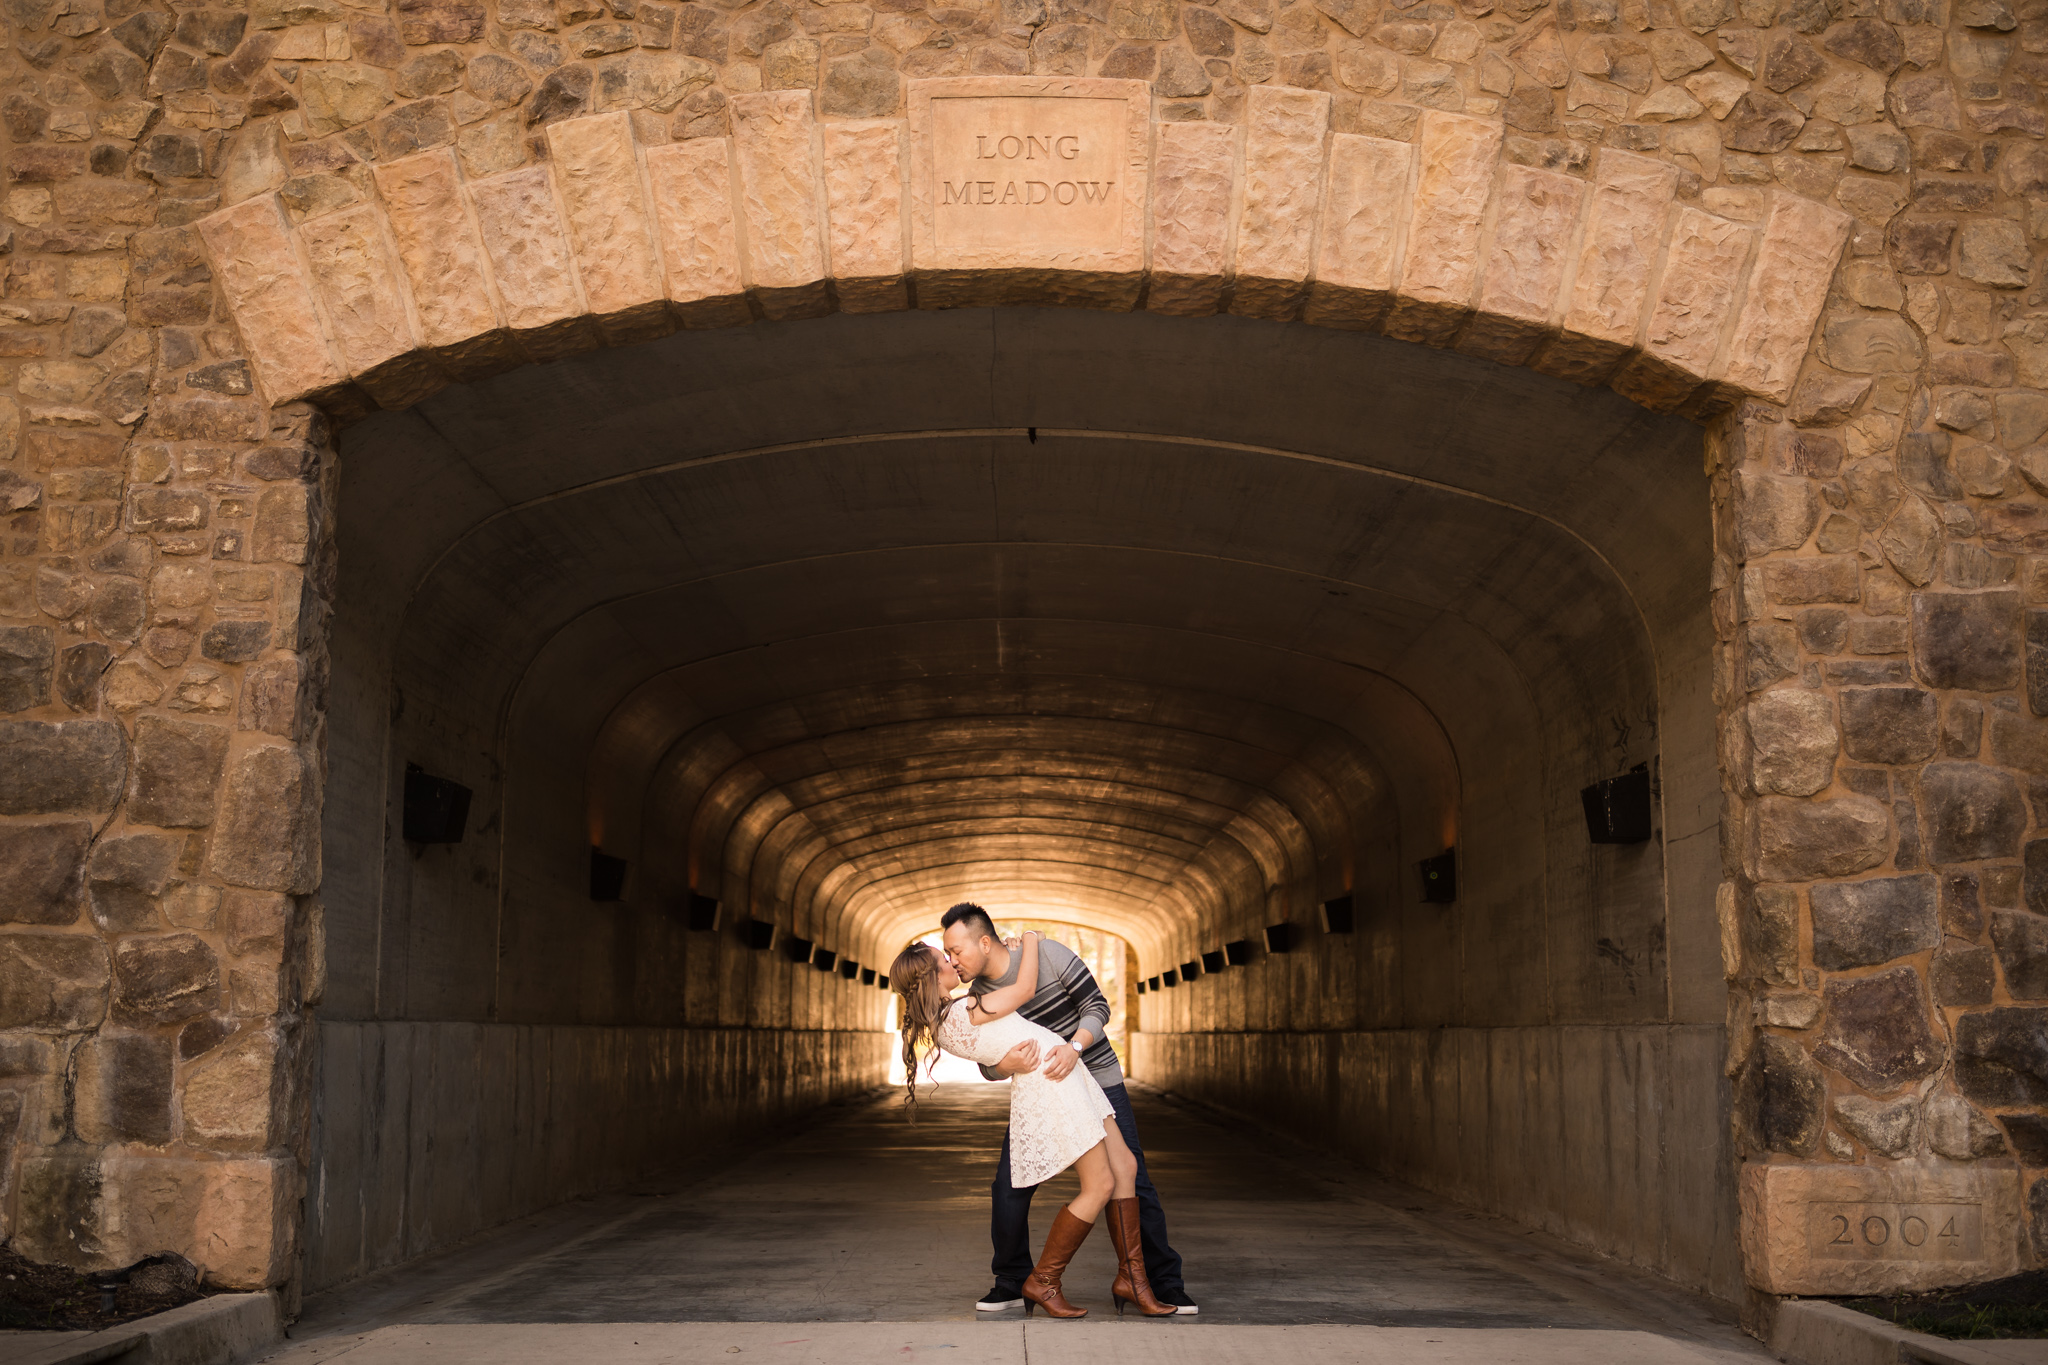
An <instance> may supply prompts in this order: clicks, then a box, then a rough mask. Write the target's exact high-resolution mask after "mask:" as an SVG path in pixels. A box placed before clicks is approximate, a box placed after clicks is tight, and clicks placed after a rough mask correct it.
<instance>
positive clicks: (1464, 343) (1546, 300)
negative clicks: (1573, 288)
mask: <svg viewBox="0 0 2048 1365" xmlns="http://www.w3.org/2000/svg"><path fill="white" fill-rule="evenodd" d="M1584 199H1585V185H1584V184H1583V183H1582V182H1581V181H1579V180H1577V179H1576V178H1574V177H1572V176H1569V175H1565V174H1563V173H1561V172H1558V171H1538V170H1532V169H1530V168H1529V167H1527V166H1503V167H1502V168H1501V173H1500V189H1499V194H1498V202H1499V204H1500V211H1499V213H1498V214H1497V215H1496V217H1495V220H1494V226H1493V241H1492V243H1491V244H1490V245H1489V246H1488V247H1487V250H1486V275H1485V278H1484V279H1483V280H1482V281H1481V282H1480V286H1479V312H1478V314H1477V315H1476V316H1475V317H1474V318H1473V319H1472V321H1471V322H1470V323H1469V324H1467V326H1466V328H1465V333H1464V335H1463V336H1461V337H1459V338H1458V349H1459V350H1461V351H1463V352H1465V353H1466V354H1468V355H1476V356H1484V357H1485V358H1486V359H1488V360H1497V361H1499V362H1500V363H1501V364H1503V365H1520V364H1521V363H1522V362H1524V361H1525V360H1527V359H1528V358H1529V356H1530V353H1531V352H1533V351H1534V350H1535V349H1536V347H1537V345H1538V344H1539V343H1540V342H1541V341H1542V340H1543V338H1544V336H1545V335H1547V334H1548V333H1549V331H1550V329H1551V316H1552V313H1553V312H1554V310H1555V309H1556V306H1557V295H1558V291H1559V289H1561V288H1562V287H1563V285H1564V269H1565V264H1566V262H1568V261H1569V260H1570V259H1571V249H1572V238H1573V236H1574V235H1575V234H1576V232H1577V230H1578V226H1579V206H1580V204H1581V203H1582V202H1583V201H1584Z"/></svg>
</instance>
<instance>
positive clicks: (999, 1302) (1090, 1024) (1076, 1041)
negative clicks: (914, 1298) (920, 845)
mask: <svg viewBox="0 0 2048 1365" xmlns="http://www.w3.org/2000/svg"><path fill="white" fill-rule="evenodd" d="M940 925H941V927H942V928H943V929H944V931H945V932H944V935H943V941H944V943H945V947H946V956H947V957H948V958H949V959H951V961H952V963H953V970H954V971H956V972H958V973H960V977H961V979H962V980H964V981H965V982H967V989H968V992H969V993H970V994H973V995H986V994H987V993H988V992H990V991H992V990H995V989H997V988H998V987H1002V986H1007V985H1011V984H1013V983H1014V982H1015V981H1016V979H1017V960H1016V954H1014V953H1012V952H1011V951H1010V950H1009V949H1008V948H1006V947H1004V946H1003V940H1002V938H1001V936H1000V935H998V934H997V933H996V926H995V922H994V921H993V920H991V919H990V918H989V916H988V911H986V910H984V909H982V908H981V907H980V906H978V905H976V904H974V903H973V902H971V901H963V902H961V903H960V904H959V905H956V906H954V907H953V908H952V909H950V910H948V911H947V912H946V914H945V917H944V918H943V919H942V920H941V921H940ZM1018 1013H1020V1014H1022V1015H1023V1016H1024V1017H1025V1018H1026V1019H1029V1020H1030V1021H1031V1022H1032V1023H1034V1024H1038V1025H1040V1026H1042V1027H1044V1028H1047V1029H1050V1030H1051V1031H1052V1032H1054V1033H1056V1034H1058V1035H1059V1036H1060V1037H1062V1038H1066V1039H1070V1040H1071V1041H1069V1042H1067V1043H1065V1044H1062V1045H1060V1046H1058V1047H1054V1048H1049V1049H1047V1055H1045V1056H1044V1057H1040V1056H1039V1055H1038V1045H1037V1044H1036V1043H1029V1042H1026V1043H1019V1044H1018V1045H1017V1046H1016V1047H1014V1048H1012V1049H1011V1050H1010V1053H1009V1055H1008V1056H1006V1057H1004V1058H1003V1060H1002V1061H1001V1062H1000V1063H999V1064H997V1065H996V1066H994V1067H986V1066H985V1067H983V1068H982V1069H981V1073H982V1075H984V1076H986V1077H988V1078H989V1079H990V1080H992V1081H996V1080H1002V1079H1003V1078H1005V1077H1008V1076H1015V1075H1018V1074H1019V1073H1021V1072H1025V1071H1030V1070H1032V1069H1033V1068H1035V1067H1043V1069H1044V1071H1045V1074H1046V1075H1048V1076H1050V1077H1052V1078H1053V1079H1054V1080H1059V1079H1060V1078H1062V1077H1064V1076H1066V1075H1068V1074H1070V1073H1071V1072H1072V1071H1073V1069H1074V1068H1075V1067H1076V1066H1077V1065H1085V1066H1086V1067H1087V1068H1088V1070H1089V1071H1090V1072H1091V1073H1093V1074H1094V1076H1095V1082H1096V1084H1098V1085H1100V1086H1101V1087H1102V1093H1103V1095H1104V1096H1106V1097H1107V1098H1108V1100H1109V1104H1110V1107H1111V1108H1112V1109H1114V1110H1116V1125H1117V1127H1118V1128H1120V1129H1121V1130H1122V1131H1123V1135H1124V1144H1125V1145H1126V1146H1128V1147H1129V1148H1130V1149H1131V1155H1133V1156H1135V1157H1137V1158H1138V1186H1137V1194H1138V1227H1139V1231H1140V1233H1141V1234H1142V1237H1143V1240H1144V1243H1145V1275H1146V1277H1147V1278H1148V1279H1150V1280H1151V1281H1152V1292H1153V1293H1154V1294H1156V1295H1157V1296H1158V1297H1159V1300H1160V1302H1162V1303H1170V1304H1172V1305H1173V1306H1174V1307H1175V1308H1177V1309H1178V1310H1179V1311H1180V1312H1182V1313H1187V1314H1193V1313H1199V1312H1200V1311H1201V1309H1199V1308H1197V1307H1196V1306H1195V1301H1194V1300H1193V1299H1191V1298H1189V1297H1188V1291H1187V1287H1186V1285H1184V1284H1183V1283H1182V1282H1181V1264H1180V1253H1179V1252H1176V1251H1175V1250H1174V1249H1173V1248H1172V1247H1171V1246H1168V1245H1167V1242H1166V1213H1165V1210H1163V1209H1161V1208H1160V1207H1159V1191H1158V1190H1156V1189H1154V1188H1153V1187H1152V1177H1151V1176H1150V1175H1149V1174H1148V1173H1147V1172H1146V1170H1145V1149H1144V1147H1143V1146H1142V1145H1140V1143H1139V1142H1138V1125H1137V1121H1136V1120H1135V1119H1133V1118H1132V1117H1131V1097H1130V1093H1129V1092H1128V1091H1127V1090H1125V1088H1124V1073H1123V1068H1122V1067H1121V1066H1119V1065H1118V1064H1117V1060H1116V1049H1114V1048H1112V1047H1111V1046H1110V1045H1109V1039H1108V1038H1107V1037H1106V1036H1105V1033H1106V1031H1107V1029H1108V1027H1109V1002H1108V1001H1107V1000H1105V999H1103V997H1102V988H1101V987H1100V986H1098V985H1096V984H1095V974H1094V973H1093V972H1091V971H1089V970H1088V968H1087V966H1086V964H1084V963H1083V962H1082V961H1081V959H1080V958H1078V957H1076V956H1075V955H1074V951H1073V949H1071V948H1068V947H1067V946H1066V945H1065V944H1061V943H1055V942H1053V941H1052V940H1051V939H1044V940H1041V941H1040V943H1039V945H1038V993H1037V994H1036V995H1034V996H1032V997H1031V1000H1030V1002H1029V1003H1028V1004H1026V1005H1025V1006H1024V1007H1023V1008H1022V1009H1020V1010H1019V1011H1018ZM989 1194H990V1197H991V1202H992V1205H993V1207H992V1208H991V1210H990V1219H989V1233H990V1239H991V1240H992V1241H993V1242H994V1243H995V1256H994V1258H993V1259H992V1261H991V1265H992V1267H993V1268H994V1270H995V1275H996V1282H995V1287H994V1288H992V1289H990V1290H989V1292H988V1293H986V1294H984V1295H983V1296H982V1299H981V1302H980V1303H977V1304H975V1305H974V1306H975V1307H976V1308H977V1309H979V1310H981V1311H982V1312H984V1313H993V1312H997V1311H1000V1310H1001V1309H1005V1308H1016V1307H1018V1306H1020V1305H1021V1304H1022V1303H1023V1302H1024V1279H1025V1277H1026V1276H1027V1275H1029V1274H1030V1273H1031V1266H1032V1259H1031V1194H1032V1187H1030V1186H1026V1187H1025V1188H1024V1189H1021V1190H1019V1189H1014V1188H1012V1187H1011V1185H1010V1136H1009V1134H1008V1133H1007V1132H1005V1133H1004V1134H1003V1157H1002V1160H1001V1161H1000V1162H998V1163H997V1164H996V1178H995V1182H994V1183H993V1184H992V1185H990V1186H989Z"/></svg>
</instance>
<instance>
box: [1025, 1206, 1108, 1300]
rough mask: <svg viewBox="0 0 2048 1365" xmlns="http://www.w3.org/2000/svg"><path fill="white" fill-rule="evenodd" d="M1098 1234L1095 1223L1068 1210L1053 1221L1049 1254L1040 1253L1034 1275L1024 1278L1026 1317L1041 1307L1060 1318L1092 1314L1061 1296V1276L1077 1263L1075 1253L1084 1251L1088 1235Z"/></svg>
mask: <svg viewBox="0 0 2048 1365" xmlns="http://www.w3.org/2000/svg"><path fill="white" fill-rule="evenodd" d="M1094 1230H1095V1225H1094V1224H1093V1223H1084V1222H1082V1221H1081V1220H1080V1219H1078V1218H1076V1217H1074V1215H1073V1214H1071V1213H1068V1212H1067V1211H1066V1210H1065V1209H1064V1208H1062V1209H1061V1210H1060V1213H1059V1217H1057V1218H1055V1219H1053V1220H1052V1231H1051V1232H1048V1233H1047V1234H1045V1250H1044V1251H1042V1252H1040V1253H1039V1256H1038V1264H1037V1265H1035V1266H1033V1267H1031V1273H1030V1274H1029V1275H1027V1276H1025V1277H1024V1316H1025V1317H1027V1318H1028V1317H1030V1316H1031V1306H1032V1305H1033V1304H1037V1305H1038V1306H1039V1307H1040V1308H1043V1309H1044V1310H1045V1311H1046V1312H1047V1313H1048V1314H1050V1315H1051V1316H1053V1317H1056V1318H1085V1317H1087V1316H1088V1310H1087V1309H1085V1308H1076V1307H1074V1305H1072V1304H1071V1303H1068V1302H1067V1297H1066V1295H1064V1294H1062V1293H1060V1276H1061V1275H1062V1274H1064V1273H1066V1269H1067V1262H1069V1261H1071V1260H1073V1259H1074V1253H1075V1252H1076V1251H1079V1250H1080V1249H1081V1243H1083V1242H1085V1241H1087V1240H1088V1234H1089V1233H1090V1232H1093V1231H1094Z"/></svg>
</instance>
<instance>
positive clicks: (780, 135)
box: [731, 90, 828, 318]
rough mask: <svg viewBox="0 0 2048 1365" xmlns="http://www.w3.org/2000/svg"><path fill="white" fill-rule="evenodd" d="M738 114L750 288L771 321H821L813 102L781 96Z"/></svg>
mask: <svg viewBox="0 0 2048 1365" xmlns="http://www.w3.org/2000/svg"><path fill="white" fill-rule="evenodd" d="M731 107H732V131H733V139H732V141H733V152H734V156H735V159H736V160H737V161H738V164H739V172H740V177H739V178H740V217H741V220H742V221H743V223H744V224H745V229H746V239H745V243H744V246H743V248H742V256H743V259H744V260H745V262H746V272H747V284H748V286H749V287H750V288H751V289H752V290H753V291H754V293H755V296H756V297H757V298H758V299H760V301H761V309H762V311H763V312H765V313H767V314H768V316H769V317H771V318H784V317H812V316H815V315H817V314H818V313H822V312H824V311H825V309H826V308H827V306H828V300H827V297H826V293H825V274H826V271H825V223H824V216H825V215H824V206H823V205H822V204H820V203H819V193H818V168H817V164H816V160H815V156H814V153H813V134H814V133H815V131H816V130H815V122H814V120H813V118H812V116H811V97H810V95H809V94H807V93H806V92H804V91H802V90H774V91H768V92H764V93H761V94H754V95H739V96H735V97H734V98H733V100H732V106H731Z"/></svg>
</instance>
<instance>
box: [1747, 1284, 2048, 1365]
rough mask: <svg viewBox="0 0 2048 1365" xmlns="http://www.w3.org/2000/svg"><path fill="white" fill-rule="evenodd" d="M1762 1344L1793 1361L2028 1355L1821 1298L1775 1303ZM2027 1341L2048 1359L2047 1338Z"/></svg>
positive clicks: (1858, 1362) (1887, 1362)
mask: <svg viewBox="0 0 2048 1365" xmlns="http://www.w3.org/2000/svg"><path fill="white" fill-rule="evenodd" d="M1764 1344H1765V1345H1766V1346H1768V1347H1770V1348H1771V1352H1772V1354H1774V1355H1776V1356H1778V1357H1779V1358H1780V1359H1782V1360H1786V1361H1790V1362H1792V1365H2013V1362H2014V1360H2015V1359H2026V1358H2028V1357H2020V1356H2014V1355H2012V1354H2009V1353H2007V1352H2005V1351H2002V1350H2001V1351H1999V1352H1997V1353H1995V1354H1994V1353H1993V1352H1991V1351H1987V1350H1982V1349H1980V1348H1979V1347H1978V1346H1977V1345H1976V1344H1975V1343H1972V1342H1967V1341H1949V1340H1946V1339H1944V1338H1942V1337H1932V1336H1928V1335H1927V1334H1926V1333H1924V1332H1910V1331H1907V1330H1906V1329H1905V1328H1903V1327H1896V1326H1893V1325H1892V1324H1891V1323H1889V1322H1885V1321H1884V1320H1883V1319H1881V1318H1873V1317H1871V1316H1870V1315H1869V1314H1868V1313H1859V1312H1857V1311H1856V1310H1855V1309H1853V1308H1844V1307H1843V1306H1842V1305H1841V1304H1838V1303H1829V1302H1827V1301H1826V1300H1823V1299H1787V1300H1785V1301H1783V1302H1781V1303H1780V1304H1778V1306H1777V1308H1776V1310H1775V1311H1773V1312H1772V1314H1771V1320H1770V1326H1769V1329H1768V1330H1767V1331H1766V1332H1765V1333H1764ZM2006 1344H2007V1343H2000V1345H2001V1346H2003V1345H2006ZM2028 1344H2030V1345H2038V1346H2039V1347H2040V1348H2041V1355H2040V1358H2041V1359H2042V1360H2048V1341H2044V1342H2037V1343H2028ZM2030 1354H2031V1353H2030Z"/></svg>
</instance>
